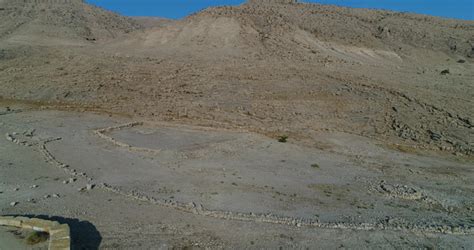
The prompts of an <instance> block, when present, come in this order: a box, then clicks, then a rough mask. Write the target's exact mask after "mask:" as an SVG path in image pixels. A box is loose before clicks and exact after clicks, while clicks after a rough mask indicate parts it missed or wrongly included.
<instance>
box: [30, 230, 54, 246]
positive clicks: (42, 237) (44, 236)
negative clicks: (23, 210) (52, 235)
mask: <svg viewBox="0 0 474 250" xmlns="http://www.w3.org/2000/svg"><path fill="white" fill-rule="evenodd" d="M48 239H49V234H48V233H46V232H36V231H35V232H33V233H32V234H31V235H30V236H28V238H26V244H28V245H36V244H39V243H42V242H45V241H47V240H48Z"/></svg>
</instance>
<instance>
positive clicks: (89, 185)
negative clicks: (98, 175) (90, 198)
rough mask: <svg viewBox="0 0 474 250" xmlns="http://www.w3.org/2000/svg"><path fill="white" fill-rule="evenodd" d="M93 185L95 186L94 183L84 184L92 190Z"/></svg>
mask: <svg viewBox="0 0 474 250" xmlns="http://www.w3.org/2000/svg"><path fill="white" fill-rule="evenodd" d="M94 187H95V185H94V184H87V185H86V189H87V190H92V189H93V188H94Z"/></svg>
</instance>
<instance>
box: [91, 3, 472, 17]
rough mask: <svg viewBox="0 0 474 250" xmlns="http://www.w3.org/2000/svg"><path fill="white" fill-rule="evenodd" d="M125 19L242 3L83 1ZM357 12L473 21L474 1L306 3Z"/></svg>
mask: <svg viewBox="0 0 474 250" xmlns="http://www.w3.org/2000/svg"><path fill="white" fill-rule="evenodd" d="M86 1H87V2H88V3H92V4H94V5H97V6H100V7H103V8H105V9H109V10H113V11H115V12H118V13H121V14H123V15H127V16H160V17H167V18H182V17H184V16H187V15H189V14H191V13H194V12H196V11H199V10H201V9H204V8H206V7H209V6H219V5H237V4H241V3H243V2H244V0H86ZM304 2H315V3H323V4H335V5H340V6H348V7H356V8H376V9H387V10H395V11H404V12H413V13H420V14H428V15H434V16H442V17H451V18H459V19H466V20H474V0H305V1H304Z"/></svg>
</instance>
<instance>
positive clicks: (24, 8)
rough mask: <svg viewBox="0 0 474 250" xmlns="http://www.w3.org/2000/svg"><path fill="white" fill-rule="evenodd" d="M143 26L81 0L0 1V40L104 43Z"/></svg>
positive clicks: (37, 43)
mask: <svg viewBox="0 0 474 250" xmlns="http://www.w3.org/2000/svg"><path fill="white" fill-rule="evenodd" d="M139 27H140V26H139V25H138V24H136V23H134V22H133V21H132V20H131V19H129V18H126V17H122V16H119V15H117V14H115V13H112V12H109V11H105V10H103V9H99V8H96V7H93V6H91V5H88V4H85V3H84V2H83V1H82V0H53V1H35V0H25V1H18V0H3V1H0V39H1V40H3V41H5V40H7V41H11V42H14V43H26V44H32V45H46V46H54V45H58V43H59V45H61V44H62V43H72V44H81V43H82V42H83V41H96V40H104V39H107V38H114V37H117V36H118V35H119V34H123V33H129V32H131V31H133V30H136V29H137V28H139Z"/></svg>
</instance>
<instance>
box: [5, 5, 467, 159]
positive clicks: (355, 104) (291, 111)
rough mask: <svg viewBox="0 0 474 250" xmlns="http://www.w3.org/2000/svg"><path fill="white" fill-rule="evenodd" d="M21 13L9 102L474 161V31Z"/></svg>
mask: <svg viewBox="0 0 474 250" xmlns="http://www.w3.org/2000/svg"><path fill="white" fill-rule="evenodd" d="M4 5H5V4H4ZM8 6H9V7H2V8H3V10H2V12H4V13H8V15H2V18H3V19H5V18H8V20H10V21H2V22H1V23H2V30H3V34H4V35H3V37H2V42H1V44H0V46H1V51H0V58H1V61H0V70H1V73H0V80H1V81H2V84H1V86H0V87H1V88H2V96H3V98H8V99H21V100H30V101H39V102H49V103H51V104H58V105H59V104H60V105H68V106H73V107H88V108H100V109H103V110H107V111H111V112H118V113H126V114H129V115H134V116H140V117H144V118H147V119H158V120H163V119H165V120H181V121H183V122H187V123H200V124H201V123H202V124H215V125H216V126H230V127H245V128H247V129H250V130H254V131H258V132H260V133H263V134H266V135H270V136H277V135H279V134H289V135H291V137H292V138H294V139H295V140H296V141H298V142H299V143H310V144H311V140H312V139H311V138H312V136H313V134H314V133H317V131H327V130H330V131H344V132H350V133H354V134H357V135H363V136H367V137H371V138H377V139H379V140H382V141H385V142H387V143H389V144H392V143H394V144H400V143H401V144H403V145H411V146H415V147H422V148H429V149H434V150H439V149H441V150H446V151H448V152H457V153H460V154H471V153H472V150H473V138H474V135H473V130H472V126H473V125H472V124H473V118H472V114H471V113H472V112H471V110H473V109H474V104H473V102H472V97H473V94H474V93H473V86H472V85H473V82H472V79H473V77H474V74H473V72H474V70H473V69H474V64H473V59H472V56H473V54H472V53H473V49H474V47H473V46H474V44H473V43H474V37H473V34H474V22H472V21H461V20H448V19H441V18H436V17H430V16H422V15H414V14H405V13H395V12H388V11H376V10H364V9H350V8H342V7H334V6H326V5H317V4H305V3H295V2H294V1H250V2H249V3H246V4H243V5H241V6H235V7H219V8H210V9H207V10H204V11H202V12H199V13H197V14H195V15H192V16H189V17H187V18H185V19H183V20H178V21H166V22H165V23H166V24H164V25H162V24H160V23H161V22H160V21H156V22H154V21H153V20H150V19H143V18H142V19H141V20H142V25H140V24H137V21H133V20H130V19H128V18H125V17H120V16H118V15H115V14H112V13H110V12H106V11H103V10H101V9H98V8H95V7H91V6H88V5H86V4H84V3H82V2H81V1H78V2H67V3H64V4H55V5H47V4H39V5H35V4H32V3H28V1H27V3H25V4H17V5H13V6H15V7H11V5H8ZM138 22H140V21H138ZM142 26H147V28H146V29H144V28H143V29H142V28H139V27H142ZM43 32H44V33H43ZM130 32H131V33H130ZM127 33H128V34H127ZM45 37H48V39H46V40H45V39H44V38H45ZM50 37H51V38H54V39H52V40H50V39H49V38H50ZM55 39H59V40H61V41H67V43H62V44H61V46H56V43H54V42H50V41H53V40H55ZM19 41H21V42H19ZM38 41H41V42H38Z"/></svg>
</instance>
